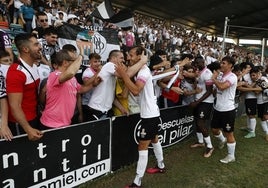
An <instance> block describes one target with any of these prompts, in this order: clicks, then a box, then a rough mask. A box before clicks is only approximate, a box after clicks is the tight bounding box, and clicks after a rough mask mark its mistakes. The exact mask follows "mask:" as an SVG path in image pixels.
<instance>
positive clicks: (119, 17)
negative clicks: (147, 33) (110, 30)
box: [110, 9, 134, 28]
mask: <svg viewBox="0 0 268 188" xmlns="http://www.w3.org/2000/svg"><path fill="white" fill-rule="evenodd" d="M110 22H111V23H113V24H115V25H116V26H117V27H121V28H128V27H133V25H134V17H133V13H132V11H131V10H130V9H123V10H120V11H119V12H118V13H117V14H115V15H114V16H113V17H111V18H110Z"/></svg>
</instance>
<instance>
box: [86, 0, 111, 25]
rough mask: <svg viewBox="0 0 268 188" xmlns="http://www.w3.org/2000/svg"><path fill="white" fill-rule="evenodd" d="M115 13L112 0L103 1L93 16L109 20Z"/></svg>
mask: <svg viewBox="0 0 268 188" xmlns="http://www.w3.org/2000/svg"><path fill="white" fill-rule="evenodd" d="M113 15H114V10H113V7H112V4H111V2H110V0H105V1H103V2H102V3H101V4H100V5H99V6H98V7H97V8H96V9H95V10H94V11H93V12H92V13H91V16H94V17H95V18H99V19H101V20H104V21H108V20H109V19H110V18H111V17H112V16H113Z"/></svg>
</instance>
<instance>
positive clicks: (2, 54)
mask: <svg viewBox="0 0 268 188" xmlns="http://www.w3.org/2000/svg"><path fill="white" fill-rule="evenodd" d="M9 56H10V53H9V52H8V51H6V50H0V58H3V57H9Z"/></svg>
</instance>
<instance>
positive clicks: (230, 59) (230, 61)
mask: <svg viewBox="0 0 268 188" xmlns="http://www.w3.org/2000/svg"><path fill="white" fill-rule="evenodd" d="M222 61H227V62H228V63H230V64H232V65H233V66H234V65H235V59H234V58H233V57H231V56H225V57H224V58H222Z"/></svg>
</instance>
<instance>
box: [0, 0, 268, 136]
mask: <svg viewBox="0 0 268 188" xmlns="http://www.w3.org/2000/svg"><path fill="white" fill-rule="evenodd" d="M97 6H98V3H96V2H95V1H92V0H83V1H73V0H72V1H68V2H66V1H63V0H42V1H36V0H14V1H13V0H10V1H8V0H6V1H5V0H2V1H0V23H1V28H2V29H3V30H1V32H3V33H5V32H6V33H9V31H8V30H10V29H11V28H9V25H13V26H14V25H16V26H17V27H21V32H25V33H29V34H30V33H32V34H34V35H35V36H36V38H37V39H38V41H39V43H40V45H41V48H40V49H41V51H40V53H41V59H40V60H38V61H37V62H36V64H37V65H38V73H39V75H40V82H41V83H42V80H46V78H47V77H48V75H49V74H50V72H51V70H57V69H58V68H60V66H59V65H58V64H59V62H53V60H56V61H59V60H57V59H58V58H57V57H56V58H55V57H54V56H55V54H56V53H58V52H60V51H61V50H62V49H61V47H60V46H59V44H58V34H57V27H61V25H63V24H72V25H77V26H80V27H82V28H97V27H103V28H105V27H108V28H113V29H115V30H116V31H117V32H118V41H119V45H120V48H121V50H122V51H123V52H124V57H125V59H124V61H122V62H124V63H126V62H128V60H129V59H128V58H131V57H129V56H128V51H129V50H130V49H131V48H132V47H133V46H142V47H144V49H146V54H147V56H148V60H149V61H148V65H149V68H150V69H151V71H152V74H153V75H156V74H159V72H161V71H163V70H167V69H169V68H171V69H172V68H173V69H174V67H176V66H175V65H176V64H179V62H184V61H191V60H193V59H195V58H200V57H202V58H203V59H204V66H205V67H206V66H208V67H209V66H210V65H213V66H212V67H215V65H217V63H219V62H220V61H221V59H222V58H223V57H224V56H226V55H228V56H231V57H232V58H234V59H235V63H236V64H241V63H242V62H250V63H252V64H253V65H255V66H259V65H261V64H263V65H264V66H265V65H266V61H267V59H265V60H264V62H261V57H260V55H259V54H255V53H253V52H251V51H248V50H247V49H245V48H244V47H240V46H238V45H234V44H228V43H227V44H226V48H225V49H224V51H223V49H222V41H220V40H219V39H218V37H217V36H211V37H209V36H208V34H207V33H200V32H198V31H197V30H195V29H192V28H190V29H189V28H186V27H184V26H182V25H179V24H175V23H170V22H168V21H166V20H164V19H161V18H157V17H148V15H143V14H141V13H137V12H134V13H133V16H134V20H135V23H134V26H133V27H131V28H118V27H117V26H116V25H114V24H112V23H108V22H105V21H102V20H100V19H97V18H95V17H92V16H91V13H92V12H93V11H94V9H95V8H96V7H97ZM114 10H115V12H118V11H119V8H114ZM13 34H14V33H13ZM5 37H7V35H4V34H3V35H2V38H1V47H2V48H1V49H6V50H7V51H8V52H9V53H10V55H11V58H12V59H16V56H15V57H13V56H14V54H13V53H12V51H11V52H10V48H11V46H12V45H11V44H10V43H9V44H8V45H4V42H3V41H4V40H6V38H5ZM13 37H14V36H13ZM29 38H31V37H29ZM11 39H13V38H12V37H11ZM8 40H9V39H8ZM9 41H10V40H9ZM2 43H3V45H2ZM13 44H14V42H13ZM74 49H75V48H74ZM75 50H77V49H75ZM79 51H80V54H82V51H83V50H81V49H79ZM79 51H78V52H79ZM65 53H66V52H65ZM61 54H62V52H61ZM92 54H93V53H92ZM82 55H83V54H82ZM87 55H88V54H87ZM96 57H97V54H95V55H94V56H93V59H96ZM66 58H67V55H66ZM76 58H77V57H75V58H73V60H75V59H76ZM116 58H117V57H116ZM67 59H68V60H67ZM67 59H62V60H61V61H62V62H60V63H63V61H71V60H70V57H68V58H67ZM89 59H91V57H89ZM99 59H100V57H98V58H97V60H98V61H99ZM89 64H91V63H90V62H89ZM126 64H127V63H126ZM98 66H99V65H98ZM65 68H66V67H65ZM65 68H64V70H65ZM101 69H102V67H101V66H100V67H98V68H96V70H92V71H93V72H92V73H91V74H90V77H93V78H94V74H96V73H98V72H99V71H101ZM175 69H176V68H175ZM194 70H195V68H194V67H193V66H191V65H189V66H188V65H187V66H185V67H184V70H181V71H183V72H184V73H185V72H187V74H186V73H185V74H184V75H183V76H184V77H178V78H177V80H175V81H174V83H173V85H172V86H171V87H170V88H167V85H168V82H169V79H170V78H169V79H167V80H165V79H162V80H159V81H158V82H155V83H154V84H155V85H154V87H155V92H156V93H158V94H157V97H159V98H158V99H159V100H158V104H159V106H160V108H164V107H169V106H174V105H179V104H190V103H191V100H193V98H194V97H193V95H195V94H196V95H197V94H199V93H201V92H202V91H200V90H199V89H198V88H197V87H196V79H194V78H193V77H192V76H191V73H190V71H191V72H193V71H194ZM87 72H89V71H86V73H87ZM212 72H213V70H212ZM82 78H83V79H84V78H86V79H88V78H87V76H85V75H83V77H82ZM113 78H114V77H113ZM68 79H69V77H68ZM91 82H92V83H91V84H93V81H91ZM114 83H116V84H117V85H116V86H115V88H113V90H114V89H115V90H116V96H115V99H116V101H115V102H114V104H113V105H115V106H116V107H117V109H119V111H121V114H120V112H117V113H116V115H122V114H127V115H128V114H129V113H130V112H131V108H133V109H135V110H133V112H135V113H136V112H139V109H138V107H137V105H136V106H135V104H136V103H137V101H138V99H137V97H136V96H133V95H132V94H131V93H130V92H128V91H127V89H126V88H125V87H124V83H123V82H122V80H120V79H117V80H116V81H115V82H114ZM82 84H83V83H82ZM100 85H102V84H100ZM95 86H96V85H95ZM95 86H94V87H95ZM90 87H91V86H90ZM167 89H168V90H167ZM94 90H95V89H94ZM96 90H98V89H96ZM96 90H95V91H96ZM117 92H119V93H117ZM126 93H127V94H126ZM183 95H184V97H182V96H183ZM93 96H94V94H93ZM122 96H125V97H123V98H125V100H126V98H127V100H126V101H128V106H124V105H122V104H120V101H122ZM189 100H190V101H189ZM73 101H76V99H73ZM89 104H91V103H89ZM88 106H89V107H91V106H92V105H91V106H90V105H88ZM110 106H111V104H110V105H109V109H105V112H107V111H108V110H110ZM123 106H124V107H123ZM73 108H74V107H73ZM81 108H82V107H81ZM126 108H128V109H126ZM95 110H96V109H95ZM76 111H77V110H76ZM89 111H90V110H89ZM70 121H71V120H68V122H70ZM72 122H73V121H72ZM8 138H10V136H9V137H8Z"/></svg>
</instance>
